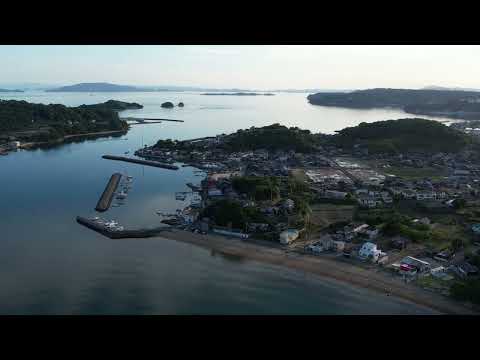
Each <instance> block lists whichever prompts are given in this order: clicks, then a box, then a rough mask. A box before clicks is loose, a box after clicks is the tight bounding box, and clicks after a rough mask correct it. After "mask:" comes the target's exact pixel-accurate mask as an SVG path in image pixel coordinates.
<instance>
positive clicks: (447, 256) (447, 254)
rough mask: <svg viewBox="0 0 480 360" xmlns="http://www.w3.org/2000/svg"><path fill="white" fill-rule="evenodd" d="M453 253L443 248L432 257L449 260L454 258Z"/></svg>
mask: <svg viewBox="0 0 480 360" xmlns="http://www.w3.org/2000/svg"><path fill="white" fill-rule="evenodd" d="M454 256H455V254H454V253H453V252H451V251H448V250H444V251H441V252H439V253H438V254H436V255H435V256H434V257H433V258H434V259H435V260H438V261H444V262H447V261H450V260H452V259H453V258H454Z"/></svg>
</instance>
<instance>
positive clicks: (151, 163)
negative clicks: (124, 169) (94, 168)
mask: <svg viewBox="0 0 480 360" xmlns="http://www.w3.org/2000/svg"><path fill="white" fill-rule="evenodd" d="M102 158H104V159H108V160H117V161H125V162H130V163H134V164H141V165H147V166H154V167H158V168H162V169H169V170H178V166H175V165H170V164H165V163H160V162H157V161H151V160H141V159H135V158H128V157H124V156H113V155H103V156H102Z"/></svg>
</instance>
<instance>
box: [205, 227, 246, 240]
mask: <svg viewBox="0 0 480 360" xmlns="http://www.w3.org/2000/svg"><path fill="white" fill-rule="evenodd" d="M213 232H214V233H216V234H220V235H226V236H234V237H238V238H241V239H248V234H245V233H243V232H241V231H233V230H224V229H219V228H214V229H213Z"/></svg>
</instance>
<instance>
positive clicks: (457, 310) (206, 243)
mask: <svg viewBox="0 0 480 360" xmlns="http://www.w3.org/2000/svg"><path fill="white" fill-rule="evenodd" d="M155 238H161V239H167V240H173V241H180V242H184V243H189V244H194V245H197V246H200V247H203V248H207V249H210V250H215V251H218V252H220V253H224V254H227V255H232V256H239V257H243V258H245V259H247V260H252V261H258V262H261V263H267V264H271V265H276V266H282V267H285V268H288V269H290V270H294V271H302V272H307V273H310V274H313V275H317V276H319V277H320V278H324V279H326V280H330V281H336V282H339V283H343V284H345V285H349V286H354V287H357V288H362V289H367V290H372V291H375V292H377V293H382V294H384V295H385V294H386V292H387V291H386V290H388V295H389V296H392V297H396V298H398V299H401V300H405V301H408V302H410V303H413V304H415V305H417V306H421V307H425V308H428V309H431V310H434V311H437V312H440V313H441V314H457V315H459V314H462V315H467V314H468V315H474V314H478V312H476V311H475V310H472V309H470V308H469V307H466V306H464V305H463V304H461V303H456V302H454V301H453V300H450V299H448V298H445V297H442V296H441V295H439V294H435V293H430V292H428V291H426V290H424V289H421V288H418V287H415V286H414V285H412V284H405V283H404V282H402V281H401V280H400V279H396V278H393V277H392V278H390V277H389V276H388V275H386V274H384V273H381V272H379V271H375V270H371V269H363V268H361V267H359V266H356V265H355V264H351V263H348V262H343V261H339V260H336V259H332V258H329V257H326V256H325V257H323V256H314V255H303V254H298V253H293V254H291V253H288V252H285V250H283V249H281V248H279V247H273V246H272V247H269V246H264V245H260V244H255V243H252V242H249V241H242V240H239V239H233V238H227V237H224V236H220V235H216V234H215V235H213V234H208V235H200V234H195V233H191V232H188V231H184V230H178V229H172V231H168V232H165V233H164V234H162V235H159V236H156V237H155Z"/></svg>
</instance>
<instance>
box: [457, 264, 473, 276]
mask: <svg viewBox="0 0 480 360" xmlns="http://www.w3.org/2000/svg"><path fill="white" fill-rule="evenodd" d="M457 273H458V274H459V275H460V276H461V277H463V278H466V277H470V276H475V275H478V268H477V267H476V266H475V265H472V264H470V263H469V262H466V261H465V262H463V263H461V264H459V265H457Z"/></svg>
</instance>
